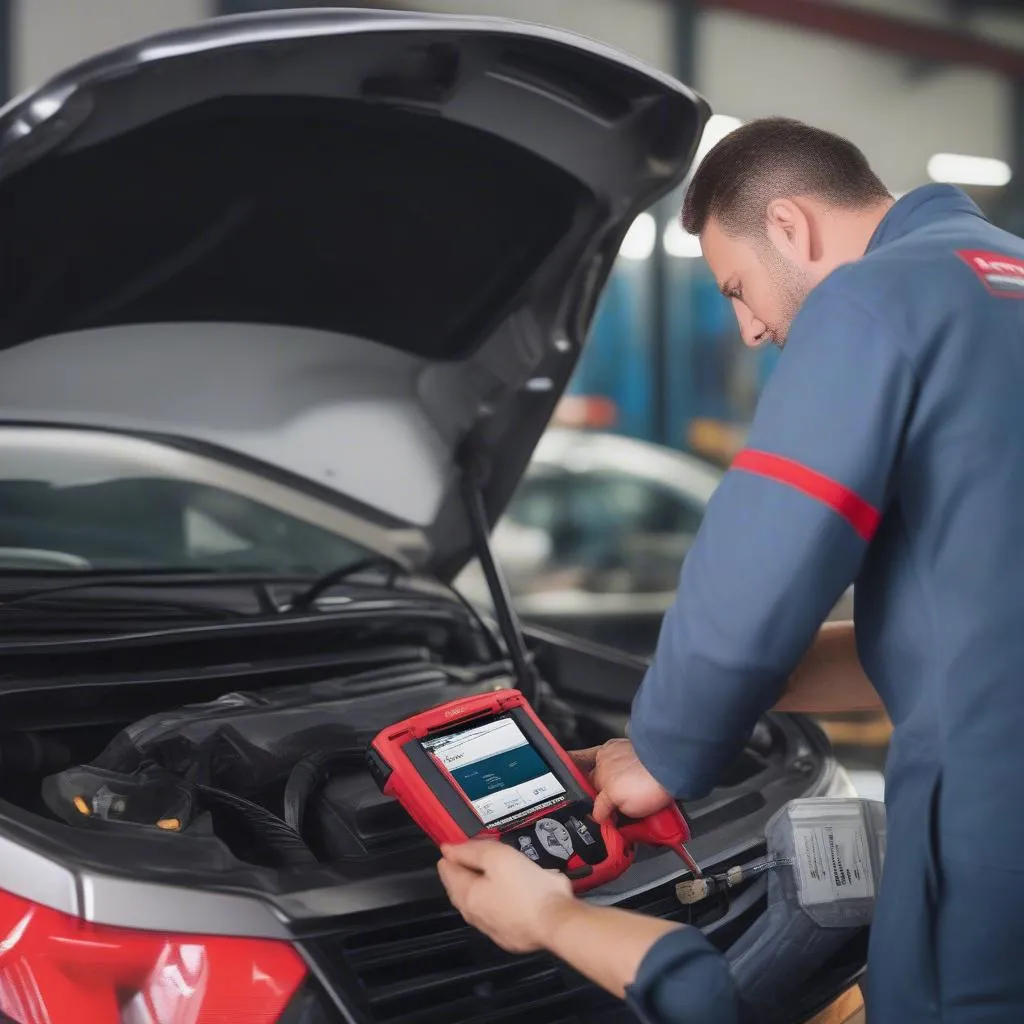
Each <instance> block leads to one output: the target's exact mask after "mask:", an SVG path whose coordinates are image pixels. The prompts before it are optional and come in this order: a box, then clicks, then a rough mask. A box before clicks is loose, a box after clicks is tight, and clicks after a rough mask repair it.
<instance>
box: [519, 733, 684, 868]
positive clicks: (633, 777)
mask: <svg viewBox="0 0 1024 1024" xmlns="http://www.w3.org/2000/svg"><path fill="white" fill-rule="evenodd" d="M569 756H570V757H571V758H572V759H573V761H575V762H576V765H577V766H578V767H579V768H580V769H581V770H582V771H584V772H586V773H587V774H589V775H590V778H591V781H592V782H593V785H594V789H596V790H597V798H596V799H595V800H594V818H595V819H596V820H597V821H607V820H608V819H609V818H610V817H611V816H612V815H613V814H614V813H615V811H616V810H619V811H621V812H622V813H623V814H625V815H627V816H628V817H630V818H645V817H647V815H648V814H653V813H654V812H655V811H660V810H661V809H662V808H663V807H668V805H669V804H670V803H672V794H671V793H669V791H668V790H667V789H665V788H664V787H663V786H662V785H661V783H659V782H658V780H657V779H655V778H654V776H653V775H651V773H650V772H649V771H648V770H647V769H646V768H645V767H644V766H643V765H642V764H641V763H640V759H639V758H638V757H637V756H636V752H635V751H634V750H633V744H632V743H630V742H629V740H609V741H608V742H607V743H604V744H602V745H601V746H599V747H590V748H589V749H588V750H573V751H570V754H569ZM513 852H514V851H513Z"/></svg>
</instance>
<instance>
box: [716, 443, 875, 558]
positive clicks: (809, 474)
mask: <svg viewBox="0 0 1024 1024" xmlns="http://www.w3.org/2000/svg"><path fill="white" fill-rule="evenodd" d="M732 468H733V469H742V470H744V471H745V472H747V473H756V474H757V475H758V476H764V477H768V479H769V480H776V481H778V482H779V483H780V484H786V485H787V486H789V487H792V488H794V489H796V490H798V491H802V492H803V493H804V494H806V495H808V497H811V498H814V499H816V500H817V501H820V502H821V503H822V504H823V505H827V506H828V507H829V508H830V509H832V510H833V511H834V512H837V513H838V514H839V515H841V516H842V517H843V518H844V519H845V520H846V521H847V522H848V523H849V524H850V525H851V526H852V527H853V528H854V529H855V530H856V531H857V533H858V534H860V536H861V537H863V538H864V540H867V541H869V540H871V538H872V537H873V536H874V535H875V530H877V529H878V524H879V522H880V521H881V519H882V516H881V514H880V513H879V511H878V509H876V508H875V507H874V506H873V505H870V504H868V502H866V501H865V500H864V499H863V498H862V497H861V496H860V495H859V494H856V493H855V492H854V491H851V490H850V489H849V488H848V487H844V486H843V485H842V484H840V483H837V482H836V481H835V480H830V479H829V478H828V477H827V476H823V475H822V474H821V473H817V472H815V471H814V470H813V469H808V468H807V467H806V466H802V465H800V463H799V462H794V461H793V460H792V459H786V458H783V457H782V456H781V455H771V454H770V453H768V452H758V451H752V450H751V449H749V448H747V449H745V450H744V451H741V452H740V453H739V455H737V456H736V458H735V459H734V460H733V463H732Z"/></svg>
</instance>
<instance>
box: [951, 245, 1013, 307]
mask: <svg viewBox="0 0 1024 1024" xmlns="http://www.w3.org/2000/svg"><path fill="white" fill-rule="evenodd" d="M957 256H959V257H960V259H962V260H963V261H964V263H966V264H967V266H969V267H970V268H971V270H973V271H974V273H975V274H977V275H978V279H979V280H980V281H981V283H982V284H983V285H984V286H985V287H986V288H987V289H988V291H989V292H990V293H991V294H992V295H998V296H1000V297H1003V298H1007V297H1009V298H1024V260H1020V259H1016V258H1015V257H1013V256H1007V255H1005V254H1004V253H998V252H984V251H982V250H978V249H960V250H958V251H957Z"/></svg>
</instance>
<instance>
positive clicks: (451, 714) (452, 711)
mask: <svg viewBox="0 0 1024 1024" xmlns="http://www.w3.org/2000/svg"><path fill="white" fill-rule="evenodd" d="M465 710H466V709H465V708H449V709H448V710H447V711H446V712H445V713H444V717H445V718H457V717H458V716H459V715H461V714H462V713H463V712H464V711H465Z"/></svg>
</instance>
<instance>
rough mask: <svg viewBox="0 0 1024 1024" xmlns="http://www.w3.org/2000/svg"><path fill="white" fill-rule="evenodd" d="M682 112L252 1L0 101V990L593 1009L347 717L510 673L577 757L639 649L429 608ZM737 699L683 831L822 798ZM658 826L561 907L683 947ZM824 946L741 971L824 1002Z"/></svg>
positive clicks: (663, 102) (468, 36) (674, 178)
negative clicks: (814, 954) (466, 867)
mask: <svg viewBox="0 0 1024 1024" xmlns="http://www.w3.org/2000/svg"><path fill="white" fill-rule="evenodd" d="M708 114H709V110H708V108H707V105H706V104H705V103H704V101H703V100H702V99H701V98H700V97H699V96H697V95H696V94H695V93H693V92H692V91H690V90H689V89H688V88H686V87H684V86H682V85H680V84H679V83H677V82H676V81H674V80H673V79H671V78H669V77H667V76H664V75H661V74H659V73H658V72H655V71H652V70H649V69H645V68H644V67H643V66H641V65H639V64H637V63H636V62H634V61H633V60H632V59H630V58H628V57H626V56H623V55H621V54H619V53H617V52H616V51H614V50H611V49H609V48H607V47H604V46H601V45H598V44H596V43H591V42H589V41H586V40H582V39H579V38H577V37H574V36H571V35H567V34H564V33H562V32H559V31H555V30H551V29H545V28H537V27H532V26H528V25H524V24H519V23H515V22H511V21H504V20H492V19H486V18H475V17H474V18H469V17H466V18H463V17H442V16H428V15H419V14H415V15H414V14H407V13H398V12H384V11H373V12H359V11H331V10H326V9H316V10H308V11H287V12H271V13H267V14H263V15H258V16H247V17H238V18H229V19H223V20H214V21H210V22H207V23H203V24H201V25H198V26H194V27H190V28H186V29H182V30H180V31H176V32H172V33H168V34H164V35H161V36H156V37H152V38H148V39H145V40H142V41H140V42H138V43H135V44H132V45H129V46H126V47H123V48H121V49H118V50H115V51H112V52H110V53H106V54H102V55H99V56H97V57H95V58H92V59H90V60H89V61H87V62H85V63H83V64H80V65H78V66H76V67H74V68H71V69H69V70H68V71H66V72H64V73H62V74H60V75H58V76H57V77H56V78H54V79H53V80H51V81H50V82H48V83H46V84H44V85H43V86H41V87H40V88H38V89H36V90H33V91H31V92H29V93H27V94H25V95H24V96H22V97H20V98H18V99H17V100H15V101H13V102H12V103H11V104H10V105H8V106H7V107H6V108H5V109H4V110H3V112H2V113H0V241H2V244H3V247H4V254H5V273H4V274H3V275H2V276H0V417H2V422H0V548H2V551H0V570H2V571H0V615H2V616H3V632H2V639H0V721H2V722H3V732H2V733H0V936H2V937H3V938H2V941H0V1014H2V1015H3V1016H4V1017H5V1018H6V1019H9V1020H13V1021H16V1022H18V1024H37V1022H39V1021H44V1020H49V1021H53V1022H54V1024H63V1022H67V1021H74V1022H78V1021H88V1022H95V1024H101V1022H104V1021H115V1020H119V1021H125V1022H141V1021H149V1020H154V1019H160V1020H169V1019H175V1020H185V1019H188V1020H194V1021H197V1022H202V1021H211V1020H215V1019H216V1020H222V1019H227V1018H228V1017H231V1019H237V1020H245V1021H251V1022H254V1024H282V1022H291V1024H317V1022H324V1021H347V1022H349V1024H353V1022H354V1024H473V1022H479V1024H482V1022H483V1021H485V1020H486V1021H488V1022H492V1024H503V1022H504V1024H512V1022H521V1021H524V1020H530V1021H532V1022H536V1024H545V1022H546V1024H554V1022H555V1021H560V1022H580V1024H583V1022H586V1024H612V1022H617V1021H626V1020H629V1019H630V1014H629V1011H628V1010H627V1009H626V1008H625V1007H624V1005H623V1004H622V1003H620V1002H619V1001H618V1000H616V999H614V998H612V997H611V996H609V995H607V994H605V993H603V992H602V991H600V990H599V989H597V988H596V987H594V986H593V985H591V984H590V983H589V982H587V981H586V980H585V979H583V978H581V977H580V976H578V975H577V974H575V973H574V972H573V971H571V970H569V969H567V968H566V967H564V966H562V965H561V964H559V963H558V962H556V961H554V960H552V959H551V958H549V957H547V956H541V955H536V956H525V957H517V956H512V955H509V954H506V953H504V952H502V951H500V950H499V949H498V948H496V947H495V946H494V945H492V944H491V943H490V942H489V941H487V940H486V939H484V938H483V937H482V936H481V935H480V934H479V933H477V932H475V931H474V930H473V929H471V928H470V927H469V926H468V925H466V924H465V922H463V920H462V919H461V917H459V915H458V914H457V913H456V912H455V911H454V910H453V909H452V907H451V906H450V904H449V903H448V901H447V900H446V898H445V895H444V890H443V888H442V887H441V885H440V882H439V879H438V878H437V874H436V870H435V862H436V857H437V853H436V849H434V848H432V846H431V844H430V843H429V842H428V841H427V840H426V839H425V837H424V836H423V834H422V833H421V832H420V831H419V830H418V829H417V828H416V827H415V826H414V825H413V824H412V822H411V820H410V819H409V818H408V817H407V816H406V815H405V814H404V812H403V811H402V810H401V808H400V807H399V806H398V805H397V804H396V803H395V802H394V801H392V800H390V799H389V798H387V797H385V796H384V795H382V794H381V792H380V791H379V790H378V789H377V788H376V786H375V784H374V782H373V780H372V778H371V777H370V773H369V771H368V770H367V766H366V764H365V761H364V759H363V758H364V752H365V747H366V743H367V742H368V740H369V738H371V737H372V735H373V734H374V733H375V732H376V730H378V729H380V728H382V727H384V726H386V725H387V724H389V722H393V721H396V720H398V719H399V718H402V717H405V716H406V715H408V714H410V713H413V712H415V711H418V710H421V709H423V708H425V707H428V706H433V705H435V704H438V703H441V702H443V701H445V700H449V699H452V698H454V697H458V696H461V695H465V694H469V693H478V692H484V691H488V690H495V689H503V688H517V687H518V688H521V689H523V690H524V691H525V692H526V693H527V694H528V695H530V696H531V697H532V698H533V701H534V706H535V707H536V709H537V711H538V713H539V714H540V715H541V717H542V718H543V720H544V721H545V722H546V724H547V725H548V727H549V728H550V729H551V731H552V733H553V734H554V735H555V736H556V737H557V738H558V739H559V740H560V741H562V742H563V743H564V744H565V745H567V746H572V745H584V744H594V743H600V742H603V741H604V740H606V739H609V738H612V737H615V736H621V735H622V734H623V730H624V727H625V722H626V715H627V711H628V707H629V703H630V700H631V698H632V696H633V693H634V692H635V690H636V688H637V686H638V684H639V682H640V679H641V677H642V674H643V670H644V667H645V662H644V660H643V659H642V658H639V657H635V656H631V655H629V654H626V653H622V652H617V651H614V650H612V649H609V648H606V647H603V646H600V645H598V644H594V643H589V642H586V641H583V640H581V639H579V638H573V637H569V636H566V635H562V634H559V633H558V632H556V631H553V630H545V629H540V628H536V627H529V626H527V627H525V628H523V629H520V627H519V624H518V620H517V618H516V615H515V612H514V609H511V608H510V607H509V606H508V604H507V602H506V601H504V599H503V597H502V586H501V575H500V571H498V570H495V571H494V572H493V573H492V580H491V585H492V590H493V592H494V595H495V597H494V601H493V606H494V615H493V618H492V617H490V616H484V615H481V613H480V612H479V610H478V609H477V608H475V607H474V606H473V605H472V604H471V603H469V602H464V601H463V599H462V598H461V596H460V595H458V594H457V593H454V592H452V590H451V586H450V581H451V580H453V579H454V578H455V577H456V576H457V574H458V573H459V571H460V570H461V569H462V568H463V566H464V565H465V564H466V563H467V561H468V560H469V559H470V558H473V557H477V558H482V559H483V560H484V561H485V563H487V564H488V565H489V564H490V563H489V562H488V561H487V560H488V557H489V556H488V552H489V547H488V531H489V524H491V523H493V522H494V521H496V520H497V519H498V518H499V516H500V514H501V512H502V510H503V508H504V507H505V505H506V503H507V501H508V500H509V498H510V496H511V495H512V493H513V491H514V490H515V488H516V486H517V484H518V482H519V479H520V477H521V475H522V473H523V471H524V469H525V467H526V466H527V464H528V462H529V460H530V457H531V453H532V452H533V449H534V447H535V445H536V443H537V441H538V439H539V438H540V436H541V434H542V433H543V431H544V427H545V424H546V423H547V422H548V420H549V419H550V416H551V413H552V411H553V409H554V406H555V403H556V402H557V401H558V398H559V395H560V394H561V392H562V391H563V389H564V388H565V386H566V383H567V381H568V380H569V377H570V376H571V374H572V370H573V367H574V365H575V363H576V360H577V357H578V355H579V352H580V348H581V346H582V344H583V341H584V338H585V336H586V333H587V327H588V324H589V322H590V320H591V317H592V314H593V311H594V308H595V304H596V303H597V300H598V297H599V294H600V291H601V287H602V285H603V283H604V281H605V279H606V277H607V275H608V273H609V270H610V268H611V265H612V263H613V261H614V259H615V256H616V253H617V251H618V249H619V246H620V244H621V240H622V238H623V237H624V235H625V232H626V230H627V229H628V226H629V224H630V222H631V220H632V219H633V217H634V216H635V214H636V213H637V212H638V211H639V210H642V209H644V208H645V207H648V206H650V205H651V204H652V203H654V202H655V201H656V200H658V199H659V198H660V197H662V196H664V195H666V194H668V193H669V192H670V191H671V190H672V189H674V188H676V187H677V186H678V185H679V183H680V182H681V181H682V179H683V177H684V176H685V173H686V170H687V167H688V165H689V163H690V161H691V159H692V157H693V154H694V151H695V149H696V146H697V142H698V140H699V137H700V134H701V131H702V128H703V125H704V123H705V122H706V119H707V117H708ZM849 792H850V786H849V783H848V780H847V779H846V778H845V776H844V773H843V772H842V771H841V770H840V769H839V767H838V766H837V764H836V762H835V760H834V758H833V757H832V755H831V752H830V748H829V744H828V742H827V739H826V738H825V736H824V735H823V734H822V733H821V731H820V730H819V729H818V728H817V727H816V726H814V725H813V724H812V723H811V722H809V721H806V720H805V719H802V718H800V717H797V716H794V717H785V716H768V717H766V718H765V719H764V720H763V721H761V722H760V723H759V724H758V726H757V728H756V730H755V731H754V733H753V734H752V736H751V737H750V741H749V743H748V744H747V745H746V747H745V748H744V750H743V751H742V752H741V753H740V754H739V755H738V757H737V760H736V762H735V763H734V764H733V765H732V767H731V768H730V770H729V772H727V773H726V775H725V776H724V777H723V778H722V780H721V783H720V785H719V787H718V788H717V789H716V790H715V791H714V792H713V793H712V794H711V795H710V796H708V797H707V798H705V799H703V800H697V801H694V802H691V803H689V804H688V805H687V806H686V808H685V812H686V814H687V815H688V818H689V821H690V823H691V826H692V831H693V840H692V843H691V845H690V851H691V853H692V854H693V855H694V856H695V857H696V858H697V859H698V860H699V862H700V863H701V864H702V865H703V866H704V867H705V868H714V869H716V870H717V869H725V868H727V867H729V866H730V865H734V864H737V863H740V862H741V861H745V860H746V859H747V858H749V857H751V856H755V855H757V854H758V853H759V852H760V851H762V850H763V849H764V829H765V824H766V822H767V821H768V819H769V818H770V817H771V816H772V815H773V814H774V813H775V812H776V811H777V810H778V809H779V808H781V807H782V806H783V805H784V804H785V803H786V802H787V801H788V800H790V799H792V798H794V797H802V796H808V795H838V794H848V793H849ZM684 874H685V869H684V868H683V866H682V864H681V862H680V861H679V859H678V858H677V857H676V856H675V855H674V854H673V853H672V852H671V851H667V850H661V851H659V850H654V849H643V850H641V851H640V853H639V854H638V857H637V861H636V863H635V864H634V865H633V866H632V867H631V868H630V869H629V870H628V871H627V872H626V873H624V874H623V875H622V876H621V877H620V878H619V879H618V880H616V881H615V882H614V883H609V884H608V885H606V886H605V887H603V888H602V889H600V890H597V891H596V893H595V895H594V896H593V897H592V898H594V899H597V900H601V901H604V902H609V903H615V904H618V905H621V906H625V907H632V908H635V909H637V910H641V911H644V912H646V913H650V914H654V915H658V916H660V917H664V918H670V919H673V920H679V921H689V922H690V923H691V924H693V925H695V926H697V927H700V928H702V929H704V931H705V932H706V933H707V934H708V935H709V937H710V938H711V940H712V941H713V942H715V943H717V944H718V945H719V946H720V947H723V948H725V947H728V946H729V945H730V944H731V943H732V942H734V941H735V940H736V939H737V938H738V937H739V936H741V935H743V934H746V933H747V931H748V930H749V929H750V928H751V927H754V926H755V925H757V924H758V923H759V922H762V921H764V919H765V913H766V905H767V897H766V887H765V879H764V876H763V875H760V876H757V877H755V878H753V879H752V880H750V881H749V882H748V883H744V885H743V886H742V887H741V888H739V889H737V890H735V891H734V893H733V894H732V896H731V898H730V899H729V900H728V901H723V900H721V899H719V898H717V897H711V898H709V899H707V900H705V901H703V902H701V903H698V904H696V905H694V906H692V907H690V908H684V907H683V906H681V905H680V904H679V902H678V901H677V900H676V898H675V884H676V882H677V881H678V880H679V878H680V877H681V876H683V875H684ZM865 953H866V942H865V936H863V935H861V934H858V935H857V936H855V937H854V938H852V939H850V941H848V942H846V943H845V944H844V945H843V947H842V948H841V949H839V950H838V951H837V952H836V954H835V955H834V956H833V957H832V958H831V959H830V960H829V961H828V962H827V963H824V964H821V965H818V969H816V970H815V971H814V973H813V975H812V976H810V977H808V978H807V979H806V982H805V983H802V984H801V985H800V987H799V990H798V991H794V992H790V993H787V994H786V1005H787V1007H788V1012H789V1015H790V1017H791V1019H792V1020H793V1021H794V1022H795V1021H804V1020H806V1019H808V1018H809V1017H811V1016H812V1015H814V1014H816V1013H818V1012H819V1011H821V1010H822V1009H823V1008H825V1007H827V1006H829V1005H830V1004H834V1002H835V1000H836V999H837V998H843V999H846V998H849V993H851V992H852V990H853V989H854V988H855V986H856V983H857V981H858V979H859V978H860V976H861V973H862V971H863V967H864V962H865Z"/></svg>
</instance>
